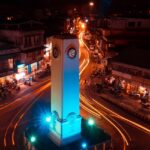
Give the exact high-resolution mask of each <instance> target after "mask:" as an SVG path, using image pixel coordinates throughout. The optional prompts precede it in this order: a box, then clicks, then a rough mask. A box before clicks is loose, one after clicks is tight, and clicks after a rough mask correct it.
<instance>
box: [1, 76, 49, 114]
mask: <svg viewBox="0 0 150 150" xmlns="http://www.w3.org/2000/svg"><path fill="white" fill-rule="evenodd" d="M48 81H50V79H47V80H46V81H42V82H40V83H38V84H36V85H34V88H35V87H37V86H39V85H41V84H43V83H45V82H48ZM33 91H36V89H35V90H33ZM27 95H30V93H29V94H27ZM27 95H26V96H27ZM20 100H21V98H17V99H16V100H15V101H13V102H10V103H7V104H6V105H4V106H2V107H0V111H1V110H3V109H7V108H9V107H10V106H12V105H16V104H17V103H18V101H20Z"/></svg>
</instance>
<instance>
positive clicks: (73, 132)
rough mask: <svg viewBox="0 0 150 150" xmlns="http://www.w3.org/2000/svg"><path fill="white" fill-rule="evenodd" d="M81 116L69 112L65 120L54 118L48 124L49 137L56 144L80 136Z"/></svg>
mask: <svg viewBox="0 0 150 150" xmlns="http://www.w3.org/2000/svg"><path fill="white" fill-rule="evenodd" d="M81 119H82V118H81V116H79V115H75V114H71V115H70V116H69V117H67V119H66V120H58V119H57V120H56V119H55V120H54V119H53V121H52V124H51V125H50V139H51V140H52V141H53V142H54V143H55V144H57V145H58V146H61V145H66V144H68V143H71V142H73V141H76V140H78V139H80V138H81V135H80V133H81Z"/></svg>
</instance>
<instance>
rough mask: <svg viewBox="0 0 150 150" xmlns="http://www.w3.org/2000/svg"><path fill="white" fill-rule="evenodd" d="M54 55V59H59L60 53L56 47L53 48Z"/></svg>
mask: <svg viewBox="0 0 150 150" xmlns="http://www.w3.org/2000/svg"><path fill="white" fill-rule="evenodd" d="M52 54H53V57H54V58H57V57H58V55H59V51H58V49H57V48H56V47H54V48H53V52H52Z"/></svg>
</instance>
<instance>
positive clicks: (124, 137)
mask: <svg viewBox="0 0 150 150" xmlns="http://www.w3.org/2000/svg"><path fill="white" fill-rule="evenodd" d="M79 37H80V40H81V41H82V43H84V41H83V40H82V37H81V36H79ZM84 46H85V47H86V48H87V49H88V50H89V48H88V46H87V45H86V44H85V43H84ZM89 62H90V59H89V54H88V58H87V61H86V65H85V66H84V68H83V69H82V70H81V71H80V76H81V74H82V73H83V71H84V70H85V69H86V67H87V66H88V64H89ZM80 97H81V100H82V101H83V95H80ZM84 103H85V104H87V105H88V107H90V108H92V109H94V110H95V111H96V112H97V113H98V114H100V115H101V116H103V118H104V119H105V120H106V121H108V122H109V123H110V124H111V125H112V126H113V127H114V128H115V129H116V130H117V131H118V132H119V133H120V135H121V137H122V139H123V141H124V143H125V144H124V146H123V149H124V150H126V145H127V146H128V145H129V142H128V140H127V138H126V136H125V135H124V133H123V132H122V131H121V130H120V129H119V128H118V127H117V126H116V125H115V124H114V123H113V122H112V121H111V120H110V119H109V118H108V117H106V116H105V115H104V114H103V113H101V112H100V111H99V110H97V109H96V108H94V107H93V106H92V105H91V103H88V102H87V99H85V101H84ZM81 106H82V108H84V109H86V110H87V111H88V112H91V113H92V114H93V115H95V112H92V110H89V109H88V108H85V106H84V107H83V105H82V104H81ZM95 116H96V115H95ZM122 128H123V127H122ZM124 130H125V129H124Z"/></svg>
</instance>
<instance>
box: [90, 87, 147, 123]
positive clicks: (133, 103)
mask: <svg viewBox="0 0 150 150" xmlns="http://www.w3.org/2000/svg"><path fill="white" fill-rule="evenodd" d="M88 88H90V91H91V89H93V90H92V91H91V92H92V94H94V95H95V96H96V95H97V96H98V97H100V98H102V99H104V100H106V101H109V102H110V103H112V104H114V105H116V106H118V107H120V108H121V109H123V110H125V111H126V112H128V113H130V114H132V115H134V116H136V117H138V118H140V119H142V120H144V121H146V122H150V108H144V107H143V106H142V104H141V102H140V100H135V99H133V98H130V97H129V96H127V95H124V96H123V97H116V96H115V95H113V94H111V93H110V92H108V91H102V92H99V93H98V92H96V91H94V88H91V85H89V87H88Z"/></svg>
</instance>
